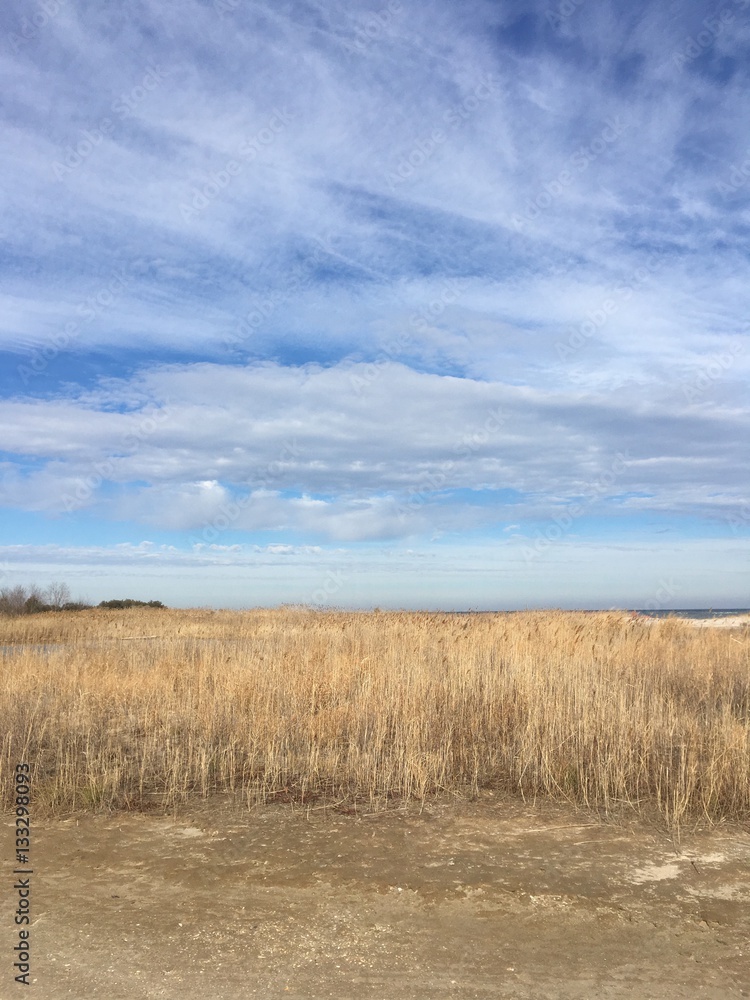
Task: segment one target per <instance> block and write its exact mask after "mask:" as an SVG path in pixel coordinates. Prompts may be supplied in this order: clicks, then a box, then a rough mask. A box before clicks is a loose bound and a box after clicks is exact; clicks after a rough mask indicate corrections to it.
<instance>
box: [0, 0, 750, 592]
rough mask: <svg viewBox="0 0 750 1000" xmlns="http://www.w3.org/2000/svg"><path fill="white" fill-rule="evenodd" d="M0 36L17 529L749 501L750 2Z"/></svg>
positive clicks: (9, 15)
mask: <svg viewBox="0 0 750 1000" xmlns="http://www.w3.org/2000/svg"><path fill="white" fill-rule="evenodd" d="M0 18H1V19H2V24H3V27H4V29H5V38H6V41H5V44H4V47H3V49H2V55H1V56H0V83H2V86H3V93H4V98H5V110H4V122H3V126H4V135H5V138H6V142H5V143H4V144H3V149H2V151H1V152H0V170H1V171H2V177H3V189H4V190H5V192H6V194H7V195H8V207H7V211H6V217H5V222H4V224H3V227H2V232H0V246H1V247H2V251H3V252H2V258H1V259H2V267H3V291H2V293H0V305H2V315H3V323H2V325H1V326H0V349H2V350H3V352H4V353H3V358H4V362H5V364H4V366H3V371H2V381H1V382H0V386H1V387H2V399H1V400H0V418H1V419H2V421H3V425H4V428H5V430H4V435H3V448H4V449H5V450H4V453H3V454H2V455H0V462H1V465H0V468H2V475H3V481H2V483H3V485H2V500H3V503H4V504H5V505H6V510H12V511H15V512H16V513H17V514H18V516H19V517H20V516H24V517H25V516H29V517H37V518H38V519H39V520H38V523H39V525H40V526H41V525H45V526H46V527H45V529H44V530H45V531H47V530H52V529H51V528H50V527H49V526H50V525H58V530H59V531H60V537H61V538H62V537H64V532H65V531H66V530H68V529H67V528H66V525H71V524H75V525H76V528H75V530H76V532H78V534H79V536H80V537H81V538H82V539H85V535H86V531H89V532H91V533H94V534H95V533H96V532H97V531H99V530H101V531H104V530H105V527H104V526H107V525H108V526H110V527H109V528H106V530H116V529H115V528H114V527H113V526H117V525H119V526H121V528H120V530H122V531H123V532H126V533H127V532H131V533H132V531H133V530H134V527H133V526H137V525H148V526H150V527H151V528H153V529H154V530H158V531H165V532H173V533H175V534H174V538H173V540H174V541H175V542H176V543H177V544H178V545H180V544H181V545H183V546H189V545H191V544H192V542H191V541H190V540H191V539H195V538H202V537H203V535H204V534H205V533H206V532H209V533H210V532H211V531H218V535H219V536H220V537H217V539H215V540H214V543H215V544H224V543H225V542H226V544H243V542H242V538H241V536H242V533H243V532H244V533H247V534H248V535H249V536H250V537H253V536H254V535H255V534H257V533H258V532H261V533H262V532H272V533H274V538H275V540H276V541H275V544H305V543H306V541H309V543H310V544H318V543H321V544H326V545H330V544H338V542H339V541H340V542H343V543H346V544H349V543H352V544H354V543H372V544H382V545H385V544H389V540H391V539H408V540H410V541H409V544H412V543H413V542H414V540H415V539H422V540H423V541H425V542H426V541H428V540H430V539H433V540H434V539H439V538H445V537H450V538H452V539H456V540H457V539H461V538H463V539H464V540H465V542H466V544H467V545H468V544H469V542H470V540H471V539H472V538H475V537H476V536H477V534H484V535H485V536H486V537H494V536H495V535H496V534H497V533H498V532H502V530H503V529H504V528H505V527H506V526H507V525H509V524H511V523H512V524H515V525H519V528H518V531H519V534H520V535H521V536H523V537H524V538H526V539H527V540H528V539H529V538H531V539H533V538H534V537H536V535H535V533H536V532H539V531H542V532H543V531H544V526H545V525H549V524H552V523H555V521H554V518H555V517H556V516H559V514H560V511H561V510H563V509H566V506H567V509H570V508H571V505H575V504H579V503H581V502H584V505H585V514H584V515H582V516H581V517H580V518H578V517H576V518H574V523H573V524H572V526H571V527H570V532H571V533H572V534H573V535H576V534H577V533H579V532H584V533H585V532H586V531H594V530H598V531H599V532H600V533H602V534H603V535H606V536H607V537H611V536H612V534H613V533H615V534H616V533H617V532H621V533H624V534H623V537H624V535H625V534H627V532H628V531H630V530H631V529H632V530H636V529H637V530H641V529H644V530H645V527H644V526H645V525H646V524H647V522H648V518H650V517H654V518H658V519H659V524H660V526H663V519H667V520H669V526H670V530H672V531H675V532H677V533H678V534H679V533H680V532H682V533H688V534H690V536H691V537H694V535H695V533H696V532H700V531H703V532H704V533H705V534H706V537H713V533H714V532H715V531H716V530H718V529H717V525H719V526H721V525H724V526H725V527H726V524H727V522H726V518H727V517H733V516H734V517H738V516H739V514H738V513H737V512H738V511H741V510H742V509H743V504H745V505H746V504H747V502H748V496H747V482H746V479H745V478H744V474H743V471H742V470H743V469H744V468H745V467H746V466H747V460H748V457H750V456H748V454H747V451H746V445H745V444H744V442H745V441H746V440H748V435H747V429H748V428H747V422H748V412H747V381H748V367H749V362H748V357H749V356H750V349H748V326H747V320H746V317H747V315H748V311H749V307H750V296H749V293H748V290H747V282H745V281H743V280H742V277H741V276H742V274H743V273H744V267H745V256H746V244H747V235H748V227H749V226H750V185H748V184H747V183H746V174H747V171H746V170H745V166H746V164H747V159H748V154H747V139H746V136H747V128H746V125H747V117H748V110H747V102H746V99H745V97H746V92H747V68H746V62H747V61H746V53H747V50H748V45H749V44H750V12H749V10H748V5H747V3H745V2H744V0H741V2H735V0H727V3H726V4H724V5H723V7H719V8H718V9H717V11H715V12H714V13H713V14H712V13H710V12H708V13H707V12H706V10H705V9H704V8H703V7H700V5H689V4H688V5H682V6H681V7H679V8H676V7H675V6H674V5H663V4H658V3H656V2H655V0H654V2H650V0H644V2H640V3H637V4H635V5H633V6H631V7H630V8H627V9H625V8H623V6H622V5H621V4H615V3H614V2H606V3H597V4H591V3H590V2H588V0H587V2H584V3H575V2H571V3H567V4H564V3H563V4H558V3H554V4H548V3H544V2H541V0H539V2H535V0H527V2H524V3H523V4H521V5H520V7H519V6H518V5H505V6H503V5H497V4H494V3H490V2H489V0H470V2H469V3H468V4H464V5H456V4H451V3H448V2H443V0H432V2H430V3H428V4H427V5H417V6H415V5H408V4H406V3H400V2H397V0H393V2H387V3H386V2H383V3H380V4H370V3H359V2H355V3H354V4H352V3H347V4H344V3H341V2H338V0H335V2H333V3H329V4H325V5H321V4H316V3H314V2H305V0H284V2H283V3H280V4H274V5H270V4H269V5H263V4H249V3H245V2H243V0H237V2H235V0H231V2H226V3H224V2H218V0H217V2H215V3H207V2H199V0H188V2H187V3H185V4H182V5H180V7H179V8H173V7H170V6H169V5H166V6H165V5H164V4H159V3H156V2H155V0H145V2H139V3H138V4H136V3H131V2H126V3H124V4H120V5H118V7H117V8H116V9H114V8H110V7H109V6H107V7H95V6H92V5H91V4H89V3H86V2H84V0H65V2H63V3H57V2H55V0H50V2H47V3H44V4H41V5H39V6H38V7H34V8H33V9H32V8H30V7H29V6H28V5H27V4H24V3H21V0H10V2H9V3H8V4H7V5H6V6H5V7H4V9H3V12H2V14H1V15H0ZM727 358H729V359H730V363H728V362H727V361H726V359H727ZM717 366H718V368H717ZM498 410H501V411H502V412H503V414H504V419H503V422H502V425H501V426H498V427H497V428H495V429H494V430H493V431H492V432H491V433H489V434H488V436H487V439H486V440H484V441H482V442H481V444H479V445H478V446H477V447H476V448H468V450H467V449H466V442H467V441H468V440H470V439H472V435H477V434H478V433H480V430H481V428H483V427H484V426H485V423H486V421H487V418H488V414H490V413H492V412H497V411H498ZM144 421H152V422H154V427H153V428H151V424H150V423H149V424H146V423H144ZM144 427H148V428H149V429H148V430H144ZM462 442H463V445H462ZM462 448H463V450H462ZM618 454H623V455H626V456H627V459H626V461H625V466H624V469H623V470H622V474H621V476H620V475H618V483H617V486H616V489H615V487H614V486H613V490H612V492H611V494H610V493H607V492H606V491H603V492H602V494H601V495H599V493H595V494H592V484H595V483H597V482H599V481H600V480H601V477H602V475H604V474H605V473H606V470H607V469H608V468H610V467H611V465H612V462H613V461H614V460H615V458H616V456H617V455H618ZM591 496H594V500H593V502H591V503H588V502H587V501H586V500H585V498H586V497H591ZM233 504H234V505H235V506H236V509H237V511H238V513H236V514H235V516H233V517H232V518H230V520H229V523H228V524H227V525H226V526H225V527H222V528H217V524H219V522H221V523H222V524H223V520H224V519H226V518H227V517H228V515H227V513H226V511H227V510H229V509H231V510H232V511H234V510H235V508H234V507H231V505H233ZM733 512H734V513H733ZM50 518H53V519H55V520H52V521H50V520H49V519H50ZM701 525H702V527H700V526H701ZM40 530H41V527H40ZM566 530H567V529H566ZM727 530H728V529H727ZM230 535H231V538H229V536H230ZM286 536H288V538H287V537H286ZM45 537H46V536H45ZM127 537H129V538H130V537H132V534H128V536H127ZM227 538H229V541H227ZM204 541H205V539H204ZM206 544H208V542H206ZM545 558H546V557H545ZM529 579H531V577H529Z"/></svg>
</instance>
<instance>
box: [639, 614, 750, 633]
mask: <svg viewBox="0 0 750 1000" xmlns="http://www.w3.org/2000/svg"><path fill="white" fill-rule="evenodd" d="M675 617H676V618H677V620H678V621H680V622H684V623H685V624H686V625H691V626H692V627H693V628H738V629H746V628H747V627H748V626H750V615H728V616H727V617H726V618H680V617H679V616H677V615H676V616H675ZM627 620H628V621H638V622H642V623H643V624H644V625H653V624H654V623H655V622H659V621H664V619H663V618H650V617H649V616H648V615H639V614H637V613H635V612H631V614H630V615H628V616H627Z"/></svg>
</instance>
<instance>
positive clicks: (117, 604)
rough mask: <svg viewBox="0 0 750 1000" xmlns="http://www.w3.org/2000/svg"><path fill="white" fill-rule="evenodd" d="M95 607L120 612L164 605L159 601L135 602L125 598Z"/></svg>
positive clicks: (102, 602) (130, 598)
mask: <svg viewBox="0 0 750 1000" xmlns="http://www.w3.org/2000/svg"><path fill="white" fill-rule="evenodd" d="M97 607H99V608H109V609H110V610H112V609H116V610H120V609H123V608H163V607H164V605H163V604H162V602H161V601H136V600H135V599H134V598H132V597H125V598H122V599H119V600H113V601H100V602H99V604H98V605H97Z"/></svg>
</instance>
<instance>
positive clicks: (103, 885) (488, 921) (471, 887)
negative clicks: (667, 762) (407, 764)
mask: <svg viewBox="0 0 750 1000" xmlns="http://www.w3.org/2000/svg"><path fill="white" fill-rule="evenodd" d="M3 829H4V831H5V837H4V842H5V845H6V847H5V850H4V852H3V854H4V858H5V861H6V863H9V862H11V861H12V853H11V844H12V841H11V834H12V827H11V824H10V822H9V817H8V816H7V815H6V816H5V817H4V826H3ZM10 868H12V863H11V864H8V867H6V872H7V871H8V870H9V869H10ZM11 884H12V883H11V882H10V881H9V880H8V879H7V878H6V880H5V888H6V889H7V891H8V893H10V886H11ZM32 889H33V897H32V921H33V923H32V927H31V931H32V949H31V950H32V955H33V961H32V980H33V984H32V988H31V989H26V988H25V987H23V986H20V985H17V984H16V983H15V982H13V978H12V977H13V972H12V970H11V964H12V960H9V957H8V956H9V955H10V954H11V951H10V949H11V947H12V943H15V940H14V939H13V935H12V930H13V925H12V920H11V917H10V915H9V914H10V907H9V906H7V905H6V902H5V901H6V899H7V896H4V897H3V906H2V913H3V914H4V917H3V919H2V927H1V928H0V932H1V933H2V940H1V941H0V944H1V945H2V947H0V954H2V955H3V956H4V958H3V961H4V963H5V966H4V968H2V969H1V970H0V996H1V997H3V998H10V997H21V996H29V997H35V998H37V1000H63V998H76V1000H79V998H80V1000H84V998H85V1000H95V998H106V1000H141V998H151V997H163V998H168V1000H172V998H174V1000H178V998H179V1000H184V998H185V997H194V998H201V1000H219V998H221V1000H224V998H226V1000H230V998H231V1000H242V998H245V997H268V998H272V997H285V998H305V1000H318V998H329V997H333V998H337V1000H343V998H347V1000H349V998H364V1000H369V998H373V1000H374V998H379V1000H380V998H382V1000H394V998H406V1000H409V998H414V1000H428V998H429V1000H433V998H440V997H446V998H470V997H472V998H483V1000H484V998H490V997H492V998H501V997H502V998H513V1000H526V998H528V1000H532V998H533V1000H541V998H545V1000H547V998H550V1000H555V998H559V1000H563V998H564V1000H573V998H576V1000H583V998H592V1000H593V998H596V1000H615V998H618V1000H619V998H626V997H627V998H634V1000H635V998H637V1000H677V998H680V1000H683V998H684V1000H688V998H689V1000H696V998H707V1000H708V998H711V1000H731V998H735V997H743V996H750V831H748V830H743V829H739V828H733V829H728V828H720V829H715V830H713V831H711V832H704V833H699V834H695V833H694V834H692V835H691V834H688V833H685V832H684V831H683V834H682V839H681V842H680V844H679V846H676V845H675V844H674V843H673V842H672V841H671V840H670V838H669V837H668V836H667V835H665V834H664V833H663V832H662V831H660V830H659V828H658V827H657V826H656V825H654V826H646V825H638V826H632V825H629V826H625V825H615V824H609V825H607V824H604V823H600V822H599V821H598V820H597V819H596V818H593V817H592V816H591V815H590V814H588V813H584V812H574V811H572V810H568V809H566V808H562V807H556V806H544V807H537V808H535V807H531V806H523V805H522V804H521V803H516V802H515V801H514V802H511V803H508V802H505V801H502V800H499V799H497V800H495V799H492V798H489V799H487V800H483V801H482V802H481V803H474V804H455V803H454V804H443V805H433V806H431V807H428V808H425V809H424V810H423V811H422V812H421V813H420V812H419V810H418V808H417V807H410V808H409V809H407V810H394V811H391V812H388V813H382V812H381V813H375V814H371V815H343V814H340V813H337V812H332V811H328V812H324V811H321V810H312V811H310V812H305V811H304V810H300V809H299V808H297V809H292V808H291V807H290V806H285V805H278V806H269V807H265V808H262V809H256V810H253V811H251V812H244V813H243V812H238V811H235V810H232V809H230V808H229V807H228V806H227V805H224V804H202V805H198V806H196V807H194V808H191V810H190V812H189V813H186V814H185V815H179V816H171V817H164V816H157V815H154V814H146V815H132V814H129V815H122V814H111V815H104V816H97V817H90V816H79V817H73V818H69V819H66V820H58V821H47V822H40V823H39V824H37V826H36V828H35V834H34V876H33V882H32ZM4 891H5V890H4Z"/></svg>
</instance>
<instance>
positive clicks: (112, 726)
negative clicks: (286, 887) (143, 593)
mask: <svg viewBox="0 0 750 1000" xmlns="http://www.w3.org/2000/svg"><path fill="white" fill-rule="evenodd" d="M21 644H30V645H29V646H27V647H25V648H23V649H20V650H13V651H9V650H8V649H7V647H9V646H14V645H21ZM34 644H45V645H46V646H47V647H48V648H39V646H35V645H34ZM0 646H3V647H5V653H4V658H3V660H2V664H3V668H2V681H1V683H2V692H1V694H0V734H1V736H2V755H1V757H0V772H1V774H0V777H1V778H2V785H1V787H2V789H3V795H4V796H5V798H4V806H6V807H8V806H10V790H11V780H9V779H10V776H11V775H12V772H13V768H14V766H15V764H16V762H18V761H24V760H25V761H28V762H29V763H30V764H31V766H32V772H33V773H32V787H33V789H34V794H33V802H34V805H35V808H36V809H37V810H41V811H43V812H46V813H48V814H60V813H63V812H67V811H69V810H75V809H89V808H90V809H101V808H104V809H135V810H138V809H142V808H153V806H154V803H156V804H158V805H159V806H160V807H172V806H174V805H176V804H179V803H181V802H186V801H188V800H190V799H192V798H195V797H206V796H209V795H211V794H212V793H215V792H229V793H233V794H234V796H235V797H236V799H237V800H238V801H244V802H246V803H247V804H254V803H256V802H261V801H264V802H265V801H273V800H275V799H283V800H285V801H289V800H293V801H299V802H307V803H312V802H319V803H323V802H326V803H330V804H337V805H338V807H340V808H347V807H350V806H355V805H357V804H364V805H367V806H368V807H378V806H382V805H384V804H385V803H386V802H388V801H389V800H392V799H402V798H404V797H407V798H413V799H418V800H423V799H425V798H428V797H432V796H435V795H441V794H444V793H451V794H454V793H455V794H458V795H461V796H471V795H473V794H476V793H477V792H479V791H481V790H482V789H495V790H502V791H507V792H512V793H517V794H518V795H519V796H523V797H524V798H525V799H526V800H529V799H533V798H535V797H539V796H551V797H554V798H556V799H559V800H565V799H567V800H569V801H571V802H574V803H580V804H582V805H586V806H589V807H591V808H594V809H596V810H599V811H605V812H607V813H613V812H619V811H621V810H622V809H623V808H624V809H631V808H632V809H633V810H635V811H636V812H638V813H644V812H652V811H653V810H654V809H656V810H658V811H659V813H660V814H661V816H662V817H663V819H664V820H665V821H666V823H667V824H668V825H669V826H670V827H675V826H679V824H680V822H682V821H685V820H687V819H701V818H703V819H705V820H708V821H711V822H713V821H719V820H721V819H743V818H744V819H746V818H747V817H748V816H750V670H749V666H750V659H749V651H750V635H749V634H748V629H747V627H744V628H737V629H727V628H721V629H718V628H717V629H711V628H692V627H691V626H690V625H689V624H688V623H685V622H681V621H678V620H674V619H671V620H662V621H651V622H645V621H643V620H638V619H635V620H629V619H628V618H627V616H625V615H624V614H621V613H583V612H581V613H579V612H523V613H513V614H481V615H480V614H477V615H460V616H459V615H449V614H440V613H436V614H432V613H409V612H377V611H376V612H370V613H367V612H362V613H345V612H319V611H306V610H302V609H300V610H296V609H293V608H286V609H285V608H281V609H277V610H256V611H246V612H230V611H208V610H192V611H176V610H175V611H172V610H152V609H149V610H146V611H144V610H140V609H138V610H129V611H102V610H99V609H97V610H92V611H84V612H75V613H47V614H40V615H30V616H25V617H19V618H3V619H0Z"/></svg>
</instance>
